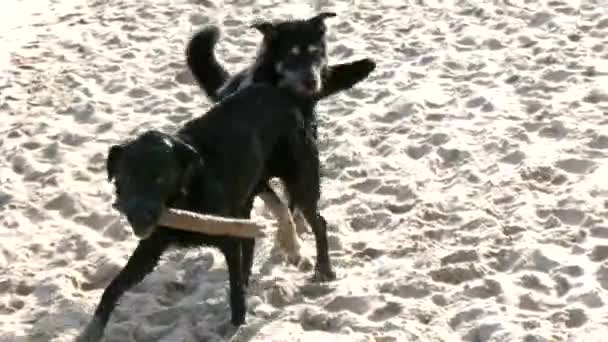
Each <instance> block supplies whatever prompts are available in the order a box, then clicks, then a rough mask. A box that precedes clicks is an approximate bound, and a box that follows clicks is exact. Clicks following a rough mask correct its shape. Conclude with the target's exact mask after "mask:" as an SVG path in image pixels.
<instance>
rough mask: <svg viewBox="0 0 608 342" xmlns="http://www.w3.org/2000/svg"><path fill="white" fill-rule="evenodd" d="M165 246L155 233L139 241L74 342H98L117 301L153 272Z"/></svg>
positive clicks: (163, 241)
mask: <svg viewBox="0 0 608 342" xmlns="http://www.w3.org/2000/svg"><path fill="white" fill-rule="evenodd" d="M167 247H168V243H167V241H166V240H165V239H163V238H162V237H161V236H160V235H159V234H158V233H155V234H153V235H152V236H150V237H149V238H147V239H144V240H140V242H139V244H138V245H137V248H135V251H134V252H133V254H132V255H131V257H130V258H129V260H128V261H127V264H126V265H125V267H124V268H123V269H122V270H121V271H120V273H118V275H117V276H116V277H115V278H114V279H113V280H112V282H111V283H110V285H108V287H107V288H106V289H105V290H104V291H103V295H102V296H101V300H100V302H99V304H98V305H97V308H96V309H95V314H94V315H93V319H91V321H90V322H89V324H88V325H87V327H86V328H85V330H84V331H83V332H82V333H81V334H80V335H79V336H78V337H77V338H76V341H77V342H98V341H101V338H102V337H103V331H104V329H105V327H106V324H107V323H108V319H109V318H110V314H111V313H112V311H113V310H114V307H115V306H116V303H117V302H118V300H119V299H120V297H121V296H122V295H123V294H124V293H125V292H126V291H128V290H129V289H130V288H131V287H133V286H134V285H136V284H137V283H139V282H140V281H141V280H142V279H144V277H145V276H146V275H147V274H148V273H150V272H152V270H154V267H156V265H157V264H158V260H159V259H160V256H161V255H162V253H163V252H164V251H165V250H166V249H167Z"/></svg>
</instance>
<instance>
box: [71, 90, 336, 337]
mask: <svg viewBox="0 0 608 342" xmlns="http://www.w3.org/2000/svg"><path fill="white" fill-rule="evenodd" d="M309 102H310V99H305V98H302V97H298V96H295V95H294V93H293V92H291V91H290V90H289V89H284V88H278V87H275V86H270V85H253V86H251V87H247V88H246V89H243V90H241V91H238V92H237V93H235V94H233V95H231V96H229V97H228V98H226V99H225V100H224V101H222V102H220V103H219V104H217V105H215V106H214V107H213V108H212V109H211V110H210V111H208V112H207V113H206V114H205V115H203V116H202V117H199V118H196V119H193V120H191V121H189V122H187V123H186V124H185V125H184V126H183V128H181V129H180V130H179V131H178V132H177V134H175V135H168V134H164V133H160V132H158V131H149V132H146V133H143V134H141V135H139V136H138V137H137V138H135V139H133V140H131V141H129V142H126V143H124V144H121V145H113V146H112V147H111V148H110V149H109V153H108V157H107V172H108V178H109V180H114V184H115V190H116V204H115V207H116V208H117V209H118V210H119V211H121V212H122V213H123V214H124V215H125V216H126V217H127V219H128V221H129V223H130V224H131V226H132V228H133V231H134V233H135V235H136V236H138V237H139V238H140V241H139V244H138V246H137V248H136V249H135V251H134V252H133V254H132V255H131V257H130V258H129V260H128V262H127V264H126V266H125V267H124V268H123V269H122V270H121V271H120V273H119V274H118V275H117V276H116V277H115V278H114V279H113V280H112V282H111V283H110V285H109V286H108V287H107V288H106V289H105V291H104V292H103V295H102V297H101V301H100V302H99V304H98V306H97V308H96V310H95V314H94V317H93V319H92V321H91V322H90V323H89V325H88V326H87V328H86V330H85V331H84V332H83V334H81V335H80V336H79V337H78V341H99V340H100V339H101V336H102V335H103V330H104V329H105V326H106V324H107V322H108V319H109V317H110V314H111V313H112V311H113V309H114V307H115V305H116V304H117V302H118V300H119V298H120V297H121V296H122V295H123V293H124V292H125V291H127V290H129V289H130V288H131V287H132V286H134V285H135V284H137V283H138V282H140V281H141V280H142V279H143V278H144V277H145V276H146V274H148V273H150V272H151V271H152V270H153V269H154V268H155V266H156V265H157V263H158V261H159V259H160V257H161V255H162V254H163V252H164V251H165V250H167V248H168V247H170V246H200V245H208V246H214V247H217V248H219V249H220V250H221V252H222V253H223V254H224V256H225V258H226V263H227V266H228V272H229V281H230V306H231V311H232V316H231V322H232V323H233V324H234V325H236V326H238V325H241V324H243V323H244V322H245V315H246V311H247V308H246V301H245V289H246V286H247V284H248V281H249V276H250V273H251V267H252V261H253V250H254V244H255V242H254V239H242V238H233V237H219V236H211V235H205V234H196V233H190V232H186V231H179V230H173V229H169V228H167V227H162V226H157V224H156V222H158V219H159V216H160V215H161V213H162V212H163V210H165V208H167V207H173V208H179V209H184V210H190V211H194V212H200V213H208V214H215V215H220V216H229V217H240V218H248V217H249V216H250V212H251V206H252V201H253V198H254V196H255V194H256V193H257V192H258V191H259V190H258V189H257V187H258V186H259V184H266V182H267V181H268V180H269V179H270V174H269V173H268V170H267V166H266V165H267V164H266V163H267V161H268V160H274V161H275V162H277V161H280V160H287V158H286V159H282V158H283V157H289V163H286V164H284V165H282V167H281V168H280V169H281V170H283V171H284V172H283V174H282V175H283V177H282V178H281V180H282V181H283V182H284V183H285V185H286V189H287V192H288V193H289V195H290V198H291V200H292V203H293V204H294V205H295V206H296V207H297V208H298V209H299V210H301V211H302V213H303V214H304V215H305V216H306V218H307V219H308V220H309V221H310V222H311V223H313V224H312V225H313V228H314V230H315V236H317V238H318V240H319V245H320V246H321V247H320V248H321V249H322V250H323V252H322V253H319V255H318V258H317V265H316V266H317V270H318V271H319V272H321V273H322V274H333V272H332V270H331V266H330V264H329V256H328V254H327V232H326V227H325V225H324V222H320V221H319V220H318V219H317V218H318V216H317V201H318V199H319V184H318V175H317V173H316V172H317V170H318V158H317V155H318V154H317V152H316V151H315V148H316V144H314V142H313V141H312V140H310V139H308V136H307V134H305V132H304V123H303V118H302V115H301V114H302V110H301V108H302V107H303V106H305V107H306V106H309V104H308V103H309ZM278 146H280V147H281V148H280V149H279V148H277V147H278ZM281 153H284V154H285V155H281Z"/></svg>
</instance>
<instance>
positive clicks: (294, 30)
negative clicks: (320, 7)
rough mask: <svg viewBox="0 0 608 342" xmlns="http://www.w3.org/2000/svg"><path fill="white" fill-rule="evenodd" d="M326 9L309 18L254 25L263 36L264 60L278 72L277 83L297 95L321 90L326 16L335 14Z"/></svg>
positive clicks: (324, 57) (272, 69)
mask: <svg viewBox="0 0 608 342" xmlns="http://www.w3.org/2000/svg"><path fill="white" fill-rule="evenodd" d="M335 16H336V14H335V13H332V12H323V13H320V14H318V15H316V16H314V17H312V18H309V19H306V20H287V21H279V22H268V21H263V22H258V23H256V24H254V25H252V27H254V28H255V29H257V30H258V31H260V32H261V33H262V34H263V35H264V40H263V44H262V47H261V49H260V56H259V60H261V63H271V65H266V67H267V68H269V69H270V70H271V72H272V73H273V74H274V75H275V78H276V79H275V81H276V83H277V85H278V86H281V87H285V88H289V89H290V90H292V91H293V92H295V93H296V94H300V95H305V96H310V95H312V94H316V93H318V92H319V91H320V90H321V87H322V81H323V76H324V74H325V72H326V69H327V52H326V40H325V32H326V30H327V28H326V26H325V22H324V21H325V19H327V18H330V17H335Z"/></svg>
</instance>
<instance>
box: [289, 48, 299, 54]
mask: <svg viewBox="0 0 608 342" xmlns="http://www.w3.org/2000/svg"><path fill="white" fill-rule="evenodd" d="M289 53H290V54H292V55H294V56H299V55H300V47H299V46H294V47H292V48H291V50H289Z"/></svg>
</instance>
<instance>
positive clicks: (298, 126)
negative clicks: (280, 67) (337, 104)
mask: <svg viewBox="0 0 608 342" xmlns="http://www.w3.org/2000/svg"><path fill="white" fill-rule="evenodd" d="M306 102H307V101H306V100H302V99H298V98H296V97H294V96H292V95H290V93H289V92H288V91H286V90H282V89H280V88H277V87H273V86H270V85H267V84H255V85H253V86H251V87H248V88H245V89H243V90H240V91H237V92H236V93H234V94H232V95H230V96H228V97H227V98H225V99H224V100H223V101H221V102H219V103H218V104H216V105H215V106H214V107H212V108H211V109H210V110H209V111H208V112H207V113H206V114H205V115H203V116H201V117H198V118H196V119H194V120H192V121H189V122H188V123H186V124H185V125H184V127H183V128H182V129H181V130H180V131H179V132H178V135H179V136H180V137H181V138H182V139H184V140H185V141H187V142H188V143H190V144H191V145H193V146H194V147H195V148H196V149H197V150H199V151H202V153H203V155H204V159H206V164H207V165H209V166H210V167H211V168H215V170H213V172H214V173H215V176H216V177H218V178H219V179H220V180H221V182H222V184H226V185H227V186H228V187H229V188H228V189H226V190H227V192H228V193H229V195H230V196H231V197H232V198H233V199H234V200H235V201H237V198H239V199H242V198H243V195H244V194H243V193H242V191H243V189H244V188H246V189H248V191H251V192H253V191H254V190H253V188H254V187H255V186H257V184H258V183H259V182H260V181H263V180H264V179H265V178H267V177H268V175H266V174H265V172H266V171H267V169H266V163H267V161H268V160H269V159H270V158H272V156H273V153H274V151H275V150H276V148H277V146H279V145H286V144H289V142H290V141H292V140H291V139H293V138H294V137H298V136H299V134H301V133H300V131H301V130H303V129H304V123H303V119H302V116H301V112H300V108H301V106H302V104H303V103H306ZM252 172H256V173H257V174H254V175H252V174H251V173H252ZM252 181H253V182H255V183H256V184H253V183H251V182H252ZM247 195H250V194H247Z"/></svg>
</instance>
